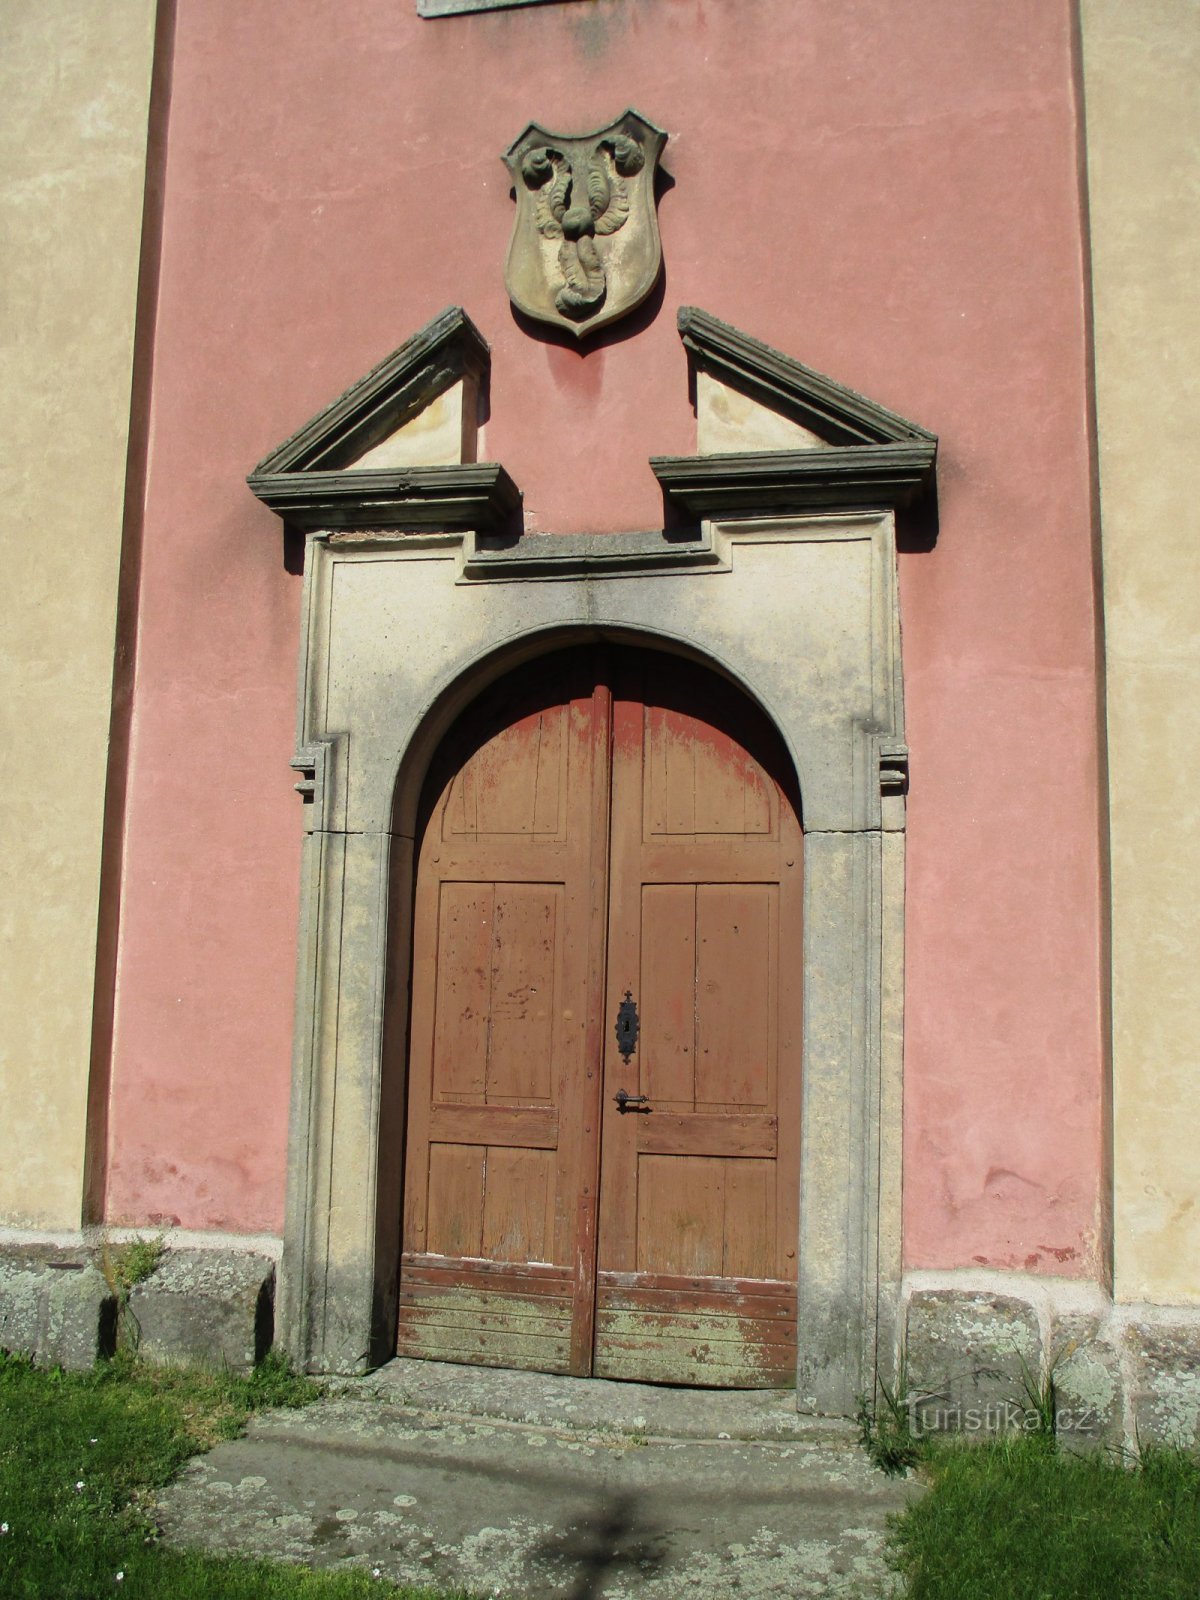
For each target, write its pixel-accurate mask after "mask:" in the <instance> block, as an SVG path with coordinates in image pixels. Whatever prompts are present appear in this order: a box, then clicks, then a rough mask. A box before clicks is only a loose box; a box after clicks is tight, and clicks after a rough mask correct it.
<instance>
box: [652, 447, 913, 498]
mask: <svg viewBox="0 0 1200 1600" xmlns="http://www.w3.org/2000/svg"><path fill="white" fill-rule="evenodd" d="M936 457H937V443H936V441H934V440H920V441H914V442H912V443H909V444H891V445H874V446H873V445H855V446H849V447H846V448H835V449H829V450H763V451H753V452H746V453H744V454H742V453H737V454H730V455H711V456H652V457H651V458H650V466H651V468H652V470H653V472H654V475H655V477H656V478H657V479H658V481H659V483H660V484H661V485H662V488H663V492H664V494H665V495H666V496H667V499H668V500H669V501H670V502H671V503H672V504H673V505H675V506H677V507H678V508H679V509H681V510H682V511H684V512H686V513H687V514H688V515H689V516H691V517H721V516H738V517H757V516H770V515H775V514H785V513H789V512H797V511H808V510H813V509H817V508H820V507H831V506H840V507H857V508H861V509H864V510H866V509H888V508H894V507H900V506H911V505H913V504H915V503H916V501H917V500H919V499H920V498H921V496H922V495H923V494H924V493H925V491H926V490H927V489H928V488H929V487H930V485H931V484H932V482H933V472H934V463H935V461H936Z"/></svg>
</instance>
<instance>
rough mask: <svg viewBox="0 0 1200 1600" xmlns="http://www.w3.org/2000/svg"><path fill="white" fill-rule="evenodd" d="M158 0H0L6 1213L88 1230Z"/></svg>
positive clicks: (1, 970)
mask: <svg viewBox="0 0 1200 1600" xmlns="http://www.w3.org/2000/svg"><path fill="white" fill-rule="evenodd" d="M153 32H154V5H153V0H4V3H3V6H2V7H0V207H2V208H3V212H4V218H5V229H4V236H3V243H2V244H0V252H2V257H0V277H2V280H3V283H4V293H3V300H2V301H0V351H2V360H3V367H4V374H5V378H4V385H3V389H2V390H0V440H2V443H0V507H2V510H0V570H2V571H3V574H4V579H3V586H4V592H5V605H4V625H3V628H2V629H0V749H3V751H4V757H5V768H6V781H5V796H4V805H3V807H2V808H0V1107H2V1108H3V1109H2V1112H0V1224H2V1223H7V1224H11V1225H19V1226H25V1227H33V1228H46V1229H62V1228H72V1227H78V1225H79V1222H80V1209H81V1193H82V1173H83V1159H84V1133H85V1113H86V1100H87V1081H88V1060H89V1049H90V1033H91V1017H92V985H93V976H94V965H95V953H96V920H97V895H98V886H99V871H100V837H101V822H102V812H103V806H104V788H105V761H106V752H107V740H108V724H109V702H110V692H111V681H112V661H113V639H114V622H115V613H116V591H117V570H118V562H119V557H120V541H121V519H122V499H123V492H124V481H125V453H126V444H127V438H128V426H129V406H130V376H131V363H132V354H133V324H134V308H135V299H136V292H137V267H138V252H139V245H140V232H141V217H142V192H143V184H144V170H145V155H146V125H147V110H148V104H149V93H150V70H151V54H152V47H153Z"/></svg>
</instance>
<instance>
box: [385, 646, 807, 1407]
mask: <svg viewBox="0 0 1200 1600" xmlns="http://www.w3.org/2000/svg"><path fill="white" fill-rule="evenodd" d="M785 773H786V763H785V761H784V759H783V757H782V754H781V752H780V750H779V748H778V744H777V741H776V739H775V737H774V736H773V734H772V732H771V730H770V729H769V728H768V727H767V726H766V724H765V722H764V720H763V719H762V718H761V717H760V716H759V714H758V713H757V712H756V711H755V710H754V708H753V707H752V706H750V705H749V704H748V703H747V702H746V701H745V700H744V698H743V697H741V696H740V695H739V694H737V693H736V692H735V691H734V690H733V689H732V688H731V687H730V686H728V685H726V684H724V683H723V682H722V681H721V680H719V679H716V678H714V677H712V676H711V675H708V674H703V673H701V672H700V671H699V670H698V669H695V668H693V667H691V666H689V665H687V664H686V663H683V662H677V661H674V660H673V659H671V658H665V657H661V656H651V655H650V654H649V653H645V652H638V651H630V652H621V653H617V652H612V653H607V652H600V651H573V652H569V653H567V652H564V653H563V654H562V655H560V656H554V657H551V658H547V659H544V660H542V661H540V662H537V663H535V664H534V665H533V666H532V667H530V668H528V669H524V670H523V671H522V672H521V673H519V674H516V675H514V676H513V677H512V678H510V679H507V680H505V682H504V683H503V684H501V685H500V686H499V687H498V688H497V689H495V690H493V691H491V692H490V693H489V694H488V695H486V696H485V697H484V698H483V699H482V700H481V701H480V702H479V703H478V705H477V706H476V707H475V708H474V710H473V711H472V713H470V714H469V715H468V717H467V718H465V719H464V720H463V722H462V724H460V726H459V728H457V729H456V730H455V735H454V737H453V738H452V740H451V741H448V742H447V745H446V746H445V747H444V749H443V752H442V753H441V755H440V756H439V759H438V761H437V762H435V767H434V770H433V771H432V772H431V775H430V780H429V783H428V785H427V797H428V805H427V811H428V816H427V820H426V822H425V826H424V829H423V834H422V838H421V843H420V847H419V857H418V872H417V892H416V904H415V920H414V958H413V990H412V993H413V999H412V1022H411V1033H410V1052H409V1058H410V1083H409V1112H408V1137H407V1156H406V1180H405V1210H404V1229H403V1255H402V1260H401V1289H400V1319H399V1337H398V1350H399V1352H400V1353H401V1354H411V1355H424V1356H429V1357H436V1358H440V1359H447V1360H459V1361H474V1362H481V1363H487V1364H496V1365H506V1366H520V1367H529V1368H533V1369H536V1370H542V1371H550V1372H576V1373H587V1372H591V1371H595V1372H596V1373H597V1374H598V1375H603V1376H611V1377H627V1378H640V1379H645V1380H655V1379H658V1380H663V1381H668V1382H689V1383H708V1384H727V1385H738V1386H743V1385H776V1384H786V1383H788V1382H790V1381H791V1380H792V1375H793V1373H794V1365H795V1347H796V1329H795V1279H796V1260H795V1249H796V1239H797V1234H798V1219H797V1204H798V1189H799V1093H800V1023H799V1000H800V970H801V968H800V949H801V944H800V906H801V836H800V828H799V823H798V821H797V818H796V813H795V810H794V807H793V805H792V804H791V802H790V801H789V799H788V797H787V778H786V776H785ZM627 990H628V991H629V992H630V994H631V995H632V996H633V998H634V1001H635V1003H636V1006H637V1010H638V1015H639V1025H640V1032H639V1037H638V1040H637V1044H636V1048H635V1049H634V1050H633V1052H632V1053H631V1054H630V1056H629V1059H628V1061H626V1060H625V1059H624V1057H623V1056H622V1054H621V1051H620V1050H619V1049H618V1042H617V1037H616V1033H615V1027H614V1024H615V1022H616V1017H617V1008H618V1006H619V1004H620V1001H621V999H622V997H623V995H624V994H625V992H626V991H627ZM619 1091H620V1092H623V1093H625V1094H627V1095H630V1096H634V1097H638V1096H644V1097H645V1099H644V1101H641V1102H640V1106H641V1109H627V1110H625V1111H621V1110H620V1109H619V1108H618V1106H617V1104H616V1102H615V1096H616V1095H617V1093H618V1092H619Z"/></svg>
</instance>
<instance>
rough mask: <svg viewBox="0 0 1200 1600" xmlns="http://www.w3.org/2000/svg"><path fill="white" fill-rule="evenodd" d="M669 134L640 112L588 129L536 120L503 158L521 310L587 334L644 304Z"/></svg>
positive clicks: (513, 280) (508, 271) (655, 259)
mask: <svg viewBox="0 0 1200 1600" xmlns="http://www.w3.org/2000/svg"><path fill="white" fill-rule="evenodd" d="M666 142H667V135H666V134H665V133H664V132H663V130H662V129H661V128H656V127H655V126H654V124H653V123H652V122H648V121H647V120H646V118H645V117H643V116H640V115H639V114H638V112H636V111H626V112H625V113H624V115H622V116H620V117H618V118H617V120H616V121H615V122H611V123H609V125H608V126H607V127H605V128H597V129H596V130H595V132H593V133H585V134H571V135H566V134H558V133H550V132H549V131H548V130H547V129H546V128H543V127H541V126H540V124H538V123H536V122H531V123H530V124H529V126H528V127H527V128H526V129H525V131H524V133H522V134H521V136H520V137H519V138H518V139H517V140H516V141H515V142H514V143H513V144H512V145H511V146H510V147H509V149H508V150H507V151H506V152H505V154H504V157H503V160H504V164H505V166H506V167H507V168H508V170H509V172H510V174H511V175H512V181H513V188H514V190H515V193H516V200H517V215H516V220H515V222H514V224H513V234H512V242H511V243H510V245H509V247H508V260H507V262H506V263H505V268H504V281H505V284H506V285H507V288H508V293H509V296H510V297H511V299H512V302H513V304H514V305H515V306H516V307H517V308H518V309H519V310H521V311H523V312H525V314H526V315H527V316H530V317H536V318H537V319H538V320H539V321H541V322H549V323H551V324H553V325H554V326H555V327H559V328H567V329H569V330H570V331H571V332H572V333H573V334H575V336H576V337H577V338H580V339H582V338H584V337H586V335H587V334H589V333H591V332H593V331H594V330H595V329H597V328H601V327H603V326H604V325H605V324H606V323H609V322H613V321H615V320H616V319H617V318H618V317H622V316H624V315H625V314H626V313H627V312H630V311H633V310H634V309H635V308H636V307H637V306H639V305H641V303H642V301H643V300H644V299H645V298H646V296H647V295H648V294H649V293H650V291H651V289H653V287H654V285H655V283H656V282H657V280H658V274H659V270H660V268H661V266H662V245H661V243H660V241H659V236H658V214H657V211H656V209H655V192H654V185H655V175H656V173H657V170H658V158H659V156H660V155H661V153H662V149H663V146H664V145H665V144H666Z"/></svg>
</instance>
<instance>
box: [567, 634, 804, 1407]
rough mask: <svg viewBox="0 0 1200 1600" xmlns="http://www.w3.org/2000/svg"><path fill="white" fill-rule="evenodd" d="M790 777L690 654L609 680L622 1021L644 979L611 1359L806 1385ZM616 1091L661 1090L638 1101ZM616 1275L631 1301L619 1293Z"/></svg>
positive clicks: (613, 938)
mask: <svg viewBox="0 0 1200 1600" xmlns="http://www.w3.org/2000/svg"><path fill="white" fill-rule="evenodd" d="M785 773H786V763H785V759H784V757H783V754H782V752H781V751H780V750H779V749H778V747H777V743H776V741H775V740H774V738H773V736H772V735H771V734H770V732H769V730H767V729H766V728H765V726H764V725H763V722H762V719H760V718H757V717H756V716H755V714H754V713H753V711H752V709H751V708H749V707H747V706H746V705H745V703H744V702H742V701H741V700H740V699H738V698H736V697H735V696H734V695H733V692H732V691H731V690H727V689H725V688H724V687H723V686H721V685H719V684H712V683H706V685H705V690H704V693H703V695H701V694H699V693H698V690H697V683H696V675H695V674H694V673H693V672H691V670H690V669H688V668H686V667H684V666H682V665H677V666H676V665H671V664H669V663H660V664H658V665H656V666H655V667H654V668H653V669H652V670H651V671H649V672H647V671H645V670H641V671H638V672H635V673H631V674H630V675H629V676H628V677H627V678H626V679H625V680H623V681H622V683H621V684H620V686H619V687H618V689H617V691H616V693H615V697H614V707H613V789H612V831H611V868H610V874H611V876H610V910H609V1014H610V1017H612V1016H615V1012H616V1006H617V1003H618V1001H619V999H620V996H621V995H622V994H623V993H624V991H625V990H626V989H629V990H630V991H631V992H632V993H633V994H634V996H635V998H636V1000H637V1003H638V1012H639V1021H640V1033H639V1038H638V1042H637V1048H636V1051H635V1052H634V1054H633V1056H632V1058H631V1060H630V1061H628V1062H626V1061H624V1060H623V1059H622V1057H621V1055H620V1053H619V1051H618V1050H617V1049H616V1041H615V1039H614V1038H611V1037H610V1038H609V1039H608V1040H606V1044H607V1048H608V1055H607V1073H606V1084H605V1089H606V1092H605V1108H604V1149H603V1175H602V1184H601V1190H602V1195H601V1220H600V1228H601V1231H600V1254H599V1291H598V1301H597V1323H596V1371H597V1372H600V1373H608V1374H609V1375H613V1376H633V1375H634V1373H635V1371H640V1373H641V1375H643V1376H647V1377H649V1376H654V1377H657V1378H660V1379H663V1380H667V1381H674V1382H690V1383H710V1384H737V1385H746V1386H755V1385H759V1386H774V1385H777V1384H780V1383H787V1382H791V1381H793V1378H794V1367H795V1317H794V1310H795V1304H794V1303H795V1289H794V1279H795V1276H796V1264H795V1254H796V1239H797V1234H798V1214H797V1213H798V1205H797V1200H798V1193H797V1191H798V1186H799V1173H798V1170H797V1169H796V1166H795V1161H796V1158H797V1157H798V1143H797V1134H796V1131H795V1130H794V1129H793V1127H792V1124H793V1123H798V1118H799V1068H800V1062H799V1047H800V1033H799V1027H798V998H799V997H798V985H795V984H787V983H785V982H784V981H783V979H782V976H781V963H782V961H783V960H784V959H785V954H786V957H787V959H789V960H790V961H791V962H792V963H794V967H793V970H795V971H798V970H799V958H800V942H799V940H800V909H801V900H800V864H801V858H800V843H801V836H800V829H799V823H798V820H797V817H796V814H795V810H794V808H793V806H792V805H791V803H790V801H789V798H788V796H787V794H786V792H785V790H784V787H783V782H784V775H785ZM618 1089H623V1090H624V1091H625V1092H626V1093H627V1094H630V1095H643V1096H645V1097H646V1101H647V1102H648V1104H647V1105H645V1106H644V1107H643V1108H642V1109H641V1110H637V1111H634V1110H625V1111H624V1112H622V1111H620V1110H618V1109H617V1107H616V1105H615V1104H614V1103H613V1097H614V1095H615V1094H616V1092H617V1090H618ZM785 1128H786V1131H781V1130H783V1129H785ZM731 1283H737V1284H741V1285H743V1289H739V1290H738V1291H736V1292H734V1291H732V1290H730V1289H729V1288H728V1285H729V1284H731ZM747 1284H755V1285H757V1287H758V1290H759V1293H758V1295H757V1299H756V1303H755V1305H754V1306H753V1307H752V1308H751V1309H749V1310H747V1309H746V1306H745V1304H744V1286H745V1285H747ZM617 1286H619V1288H620V1292H621V1294H623V1295H625V1296H628V1295H629V1294H630V1293H631V1292H632V1291H634V1290H636V1291H637V1298H636V1299H634V1300H628V1299H626V1301H625V1302H623V1303H622V1304H621V1305H620V1306H618V1305H617V1303H616V1302H615V1301H614V1299H613V1294H614V1293H616V1289H617ZM713 1297H716V1298H715V1300H714V1298H713ZM739 1297H740V1298H739ZM710 1302H711V1304H710ZM714 1305H715V1306H716V1307H718V1308H719V1309H718V1310H713V1309H712V1308H713V1306H714ZM618 1313H619V1314H618ZM712 1317H716V1318H718V1320H717V1322H715V1323H712V1324H711V1326H710V1322H711V1318H712ZM698 1319H699V1320H698Z"/></svg>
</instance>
